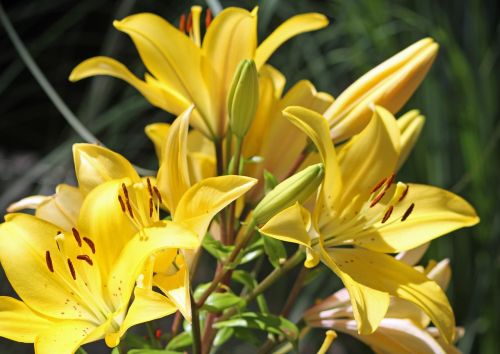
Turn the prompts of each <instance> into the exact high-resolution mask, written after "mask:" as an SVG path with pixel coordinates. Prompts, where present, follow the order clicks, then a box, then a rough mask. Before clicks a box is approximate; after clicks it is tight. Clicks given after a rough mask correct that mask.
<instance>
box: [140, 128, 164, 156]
mask: <svg viewBox="0 0 500 354" xmlns="http://www.w3.org/2000/svg"><path fill="white" fill-rule="evenodd" d="M169 129H170V124H167V123H153V124H148V125H146V128H145V129H144V131H145V132H146V135H147V136H148V138H149V139H150V140H151V141H152V142H153V144H154V146H155V152H156V156H157V157H158V161H161V160H162V155H163V148H164V145H165V141H166V140H167V135H168V130H169Z"/></svg>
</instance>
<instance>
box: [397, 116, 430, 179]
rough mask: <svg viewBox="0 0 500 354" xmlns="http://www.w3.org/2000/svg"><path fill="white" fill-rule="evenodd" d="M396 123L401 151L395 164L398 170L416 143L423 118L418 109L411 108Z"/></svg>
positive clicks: (422, 124)
mask: <svg viewBox="0 0 500 354" xmlns="http://www.w3.org/2000/svg"><path fill="white" fill-rule="evenodd" d="M397 123H398V127H399V130H400V132H401V152H400V154H399V160H398V164H397V166H396V170H399V169H400V168H401V166H402V165H403V163H404V162H405V161H406V159H407V158H408V155H410V152H411V151H412V149H413V147H414V146H415V144H416V143H417V140H418V137H419V136H420V132H421V131H422V128H423V126H424V123H425V118H424V116H423V115H421V114H420V112H419V111H418V110H412V111H409V112H408V113H405V114H404V115H402V116H401V117H400V118H399V119H398V120H397Z"/></svg>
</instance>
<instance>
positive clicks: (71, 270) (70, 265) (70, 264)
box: [68, 258, 76, 280]
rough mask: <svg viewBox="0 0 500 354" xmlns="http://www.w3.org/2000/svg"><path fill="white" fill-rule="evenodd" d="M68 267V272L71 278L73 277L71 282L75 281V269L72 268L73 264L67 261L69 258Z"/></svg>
mask: <svg viewBox="0 0 500 354" xmlns="http://www.w3.org/2000/svg"><path fill="white" fill-rule="evenodd" d="M68 267H69V271H70V272H71V276H72V277H73V280H76V272H75V267H73V263H72V262H71V259H69V258H68Z"/></svg>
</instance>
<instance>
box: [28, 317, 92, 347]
mask: <svg viewBox="0 0 500 354" xmlns="http://www.w3.org/2000/svg"><path fill="white" fill-rule="evenodd" d="M95 329H96V326H95V325H94V324H93V323H90V322H86V321H78V320H66V321H60V322H57V323H54V324H53V325H52V326H50V327H49V328H48V329H47V330H46V331H44V332H42V333H40V334H39V336H38V337H37V338H36V340H35V353H36V354H53V353H58V354H73V353H74V352H75V351H76V350H77V349H78V347H80V345H81V344H82V343H84V342H85V340H86V339H87V337H88V336H90V335H91V334H92V332H93V331H94V330H95Z"/></svg>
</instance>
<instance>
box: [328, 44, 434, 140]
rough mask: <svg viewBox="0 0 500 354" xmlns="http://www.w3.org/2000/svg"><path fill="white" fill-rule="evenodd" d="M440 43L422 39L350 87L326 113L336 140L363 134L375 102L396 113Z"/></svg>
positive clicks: (417, 82) (414, 88) (424, 70)
mask: <svg viewBox="0 0 500 354" xmlns="http://www.w3.org/2000/svg"><path fill="white" fill-rule="evenodd" d="M437 50H438V45H437V44H436V43H435V42H434V41H433V40H432V39H431V38H425V39H422V40H420V41H418V42H416V43H414V44H413V45H411V46H409V47H408V48H406V49H405V50H403V51H401V52H400V53H398V54H396V55H395V56H393V57H391V58H389V59H388V60H386V61H385V62H383V63H382V64H380V65H379V66H377V67H376V68H374V69H372V70H370V71H369V72H368V73H366V74H365V75H363V76H362V77H361V78H360V79H358V80H357V81H356V82H355V83H353V84H352V85H351V86H349V87H348V88H347V89H346V90H345V91H344V92H342V94H341V95H340V96H338V97H337V99H336V101H335V102H334V103H333V104H332V106H331V107H330V108H329V109H328V110H327V111H326V112H325V117H326V118H327V119H328V122H329V125H330V127H331V128H332V138H333V139H334V141H335V142H339V141H343V140H346V139H348V138H349V137H351V136H352V135H354V134H357V133H359V132H360V131H361V130H362V129H363V128H364V127H365V126H366V124H367V123H368V121H369V119H370V116H371V114H372V113H371V109H370V105H371V104H377V105H381V106H383V107H385V108H387V109H388V110H389V111H390V112H391V113H396V112H397V111H398V110H399V109H400V108H401V107H402V106H403V105H404V104H405V103H406V101H407V100H408V99H409V98H410V96H411V95H412V94H413V92H414V91H415V90H416V89H417V87H418V86H419V85H420V83H421V82H422V80H423V78H424V77H425V75H426V74H427V71H428V70H429V68H430V67H431V65H432V62H433V61H434V58H435V57H436V54H437Z"/></svg>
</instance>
